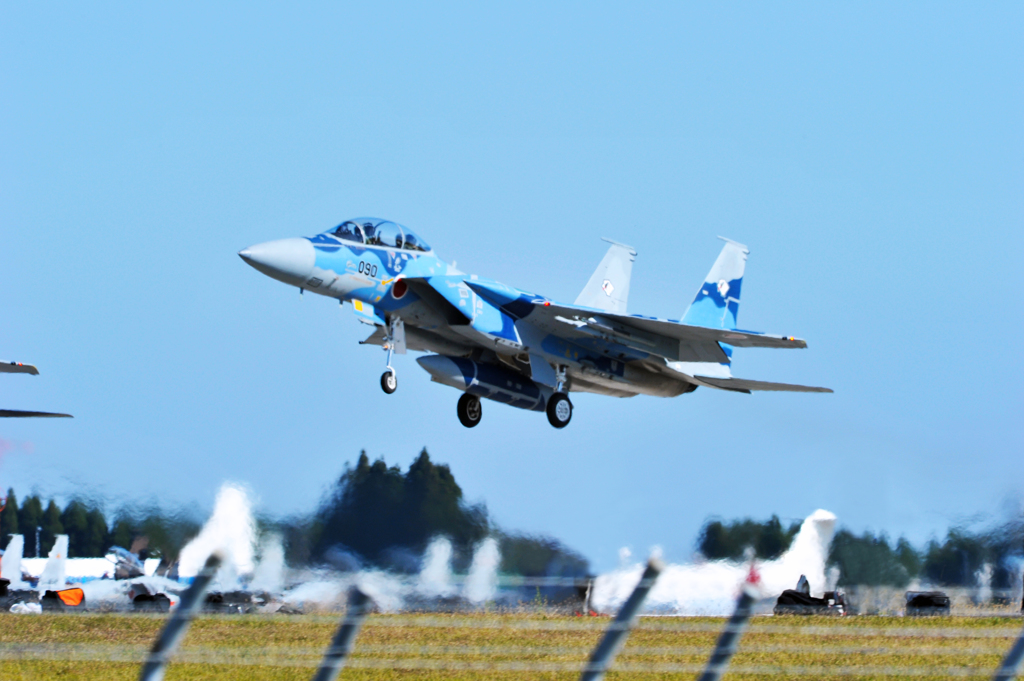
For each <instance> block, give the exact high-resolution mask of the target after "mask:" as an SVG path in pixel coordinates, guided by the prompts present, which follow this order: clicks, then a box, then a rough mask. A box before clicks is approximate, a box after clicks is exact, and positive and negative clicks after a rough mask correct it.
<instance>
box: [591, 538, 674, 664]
mask: <svg viewBox="0 0 1024 681" xmlns="http://www.w3.org/2000/svg"><path fill="white" fill-rule="evenodd" d="M664 569H665V564H664V563H663V562H661V559H660V558H657V557H653V556H652V557H651V559H650V560H648V561H647V569H646V570H644V574H643V576H642V577H641V578H640V583H639V584H637V585H636V588H635V589H633V593H632V594H630V596H629V598H628V599H626V602H625V603H623V604H622V608H620V609H619V614H617V615H616V616H615V620H614V621H612V623H611V624H610V625H608V630H607V631H605V633H604V638H602V639H601V642H600V643H598V644H597V647H596V648H594V652H593V653H591V654H590V660H589V661H588V662H587V666H586V667H585V668H584V669H583V673H582V674H580V681H600V680H601V679H603V678H604V675H605V672H607V671H608V667H610V666H611V665H612V662H613V661H614V660H615V656H616V655H617V654H618V652H619V649H620V648H622V645H623V644H624V643H625V642H626V637H628V636H629V632H630V630H631V629H632V628H633V624H634V620H635V619H636V615H637V613H638V612H639V611H640V606H642V605H643V603H644V599H645V598H647V594H648V593H650V591H651V589H652V588H654V583H655V582H656V581H658V575H660V574H661V571H662V570H664Z"/></svg>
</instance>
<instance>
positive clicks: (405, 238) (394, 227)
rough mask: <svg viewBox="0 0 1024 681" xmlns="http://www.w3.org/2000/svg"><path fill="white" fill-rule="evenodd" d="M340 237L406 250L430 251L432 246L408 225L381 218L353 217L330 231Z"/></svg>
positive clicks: (371, 244)
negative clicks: (404, 225)
mask: <svg viewBox="0 0 1024 681" xmlns="http://www.w3.org/2000/svg"><path fill="white" fill-rule="evenodd" d="M330 233H331V234H333V235H334V236H336V237H338V238H339V239H344V240H345V241H355V242H356V243H361V244H366V245H367V246H387V247H388V248H401V249H404V250H406V251H429V250H430V246H429V245H427V242H425V241H424V240H423V239H421V238H419V237H418V236H417V235H416V234H414V233H413V231H412V230H411V229H409V228H408V227H403V226H402V225H400V224H398V223H397V222H391V221H390V220H382V219H381V218H352V219H351V220H345V222H343V223H341V224H340V225H338V226H337V227H335V228H334V229H333V230H331V232H330Z"/></svg>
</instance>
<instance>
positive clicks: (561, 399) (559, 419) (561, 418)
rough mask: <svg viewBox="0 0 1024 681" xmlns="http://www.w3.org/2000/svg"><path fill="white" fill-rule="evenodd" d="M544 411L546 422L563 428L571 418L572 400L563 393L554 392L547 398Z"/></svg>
mask: <svg viewBox="0 0 1024 681" xmlns="http://www.w3.org/2000/svg"><path fill="white" fill-rule="evenodd" d="M544 411H546V412H547V414H548V423H550V424H551V425H553V426H554V427H555V428H565V427H566V426H567V425H569V421H571V420H572V402H570V401H569V396H568V395H566V394H565V393H555V394H554V395H552V396H551V397H550V398H548V404H547V407H546V408H545V409H544Z"/></svg>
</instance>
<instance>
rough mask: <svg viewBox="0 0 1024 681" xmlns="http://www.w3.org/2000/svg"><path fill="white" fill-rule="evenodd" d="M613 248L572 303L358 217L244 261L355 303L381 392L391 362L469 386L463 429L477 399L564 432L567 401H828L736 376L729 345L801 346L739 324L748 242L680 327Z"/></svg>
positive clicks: (727, 256) (248, 252) (712, 276)
mask: <svg viewBox="0 0 1024 681" xmlns="http://www.w3.org/2000/svg"><path fill="white" fill-rule="evenodd" d="M605 241H608V242H609V243H610V244H611V246H610V248H609V249H608V252H607V253H606V254H605V256H604V259H603V260H602V261H601V263H600V265H598V267H597V269H596V270H595V271H594V273H593V275H592V276H591V277H590V280H589V281H588V282H587V285H586V286H584V287H583V291H582V292H581V293H580V295H579V296H578V297H577V298H576V301H575V302H574V303H573V304H571V305H568V304H564V303H559V302H557V301H555V300H552V299H550V298H546V297H544V296H540V295H536V294H534V293H529V292H527V291H523V290H521V289H517V288H514V287H512V286H508V285H506V284H502V283H499V282H497V281H494V280H492V279H485V278H483V277H478V276H476V275H467V274H465V273H463V272H461V271H459V270H458V269H456V268H455V266H454V264H449V263H447V262H445V261H443V260H441V259H440V258H438V257H437V256H436V255H435V254H434V251H433V249H432V248H431V247H430V246H429V245H427V242H426V241H424V240H423V239H422V238H421V237H420V236H419V235H417V234H415V233H414V232H413V231H412V230H410V229H408V228H407V227H404V226H403V225H400V224H398V223H396V222H392V221H390V220H382V219H380V218H355V219H352V220H345V221H344V222H342V223H341V224H340V225H338V226H337V227H335V228H334V229H331V230H329V231H327V232H324V233H322V234H318V235H317V236H314V237H304V238H291V239H282V240H279V241H270V242H267V243H261V244H258V245H255V246H250V247H249V248H246V249H243V250H242V251H240V252H239V254H238V255H239V256H241V258H242V259H243V260H244V261H245V262H247V263H248V264H250V265H251V266H252V267H254V268H255V269H257V270H258V271H260V272H262V273H263V274H266V275H267V276H269V277H272V278H274V279H277V280H278V281H281V282H284V283H286V284H289V285H291V286H296V287H298V288H299V289H300V292H303V291H310V292H312V293H316V294H319V295H323V296H327V297H330V298H336V299H338V300H339V301H341V303H344V302H345V301H350V302H351V303H352V307H353V309H354V311H355V316H356V318H357V319H359V321H361V322H365V323H366V324H370V325H372V326H374V327H375V329H374V331H373V333H372V334H371V335H370V337H369V338H367V339H366V340H365V341H362V342H363V343H364V344H371V345H379V346H382V347H383V348H384V349H385V350H386V351H387V365H386V369H385V371H384V373H383V375H382V376H381V379H380V384H381V388H383V390H384V392H385V393H389V394H390V393H393V392H395V390H396V388H397V387H398V379H397V374H396V371H395V368H394V367H393V366H392V356H393V354H405V353H406V351H407V350H414V351H419V352H427V353H431V354H428V355H426V356H423V357H420V358H418V359H417V362H418V363H419V365H420V366H421V367H423V369H425V370H426V371H427V373H429V374H430V377H431V379H432V380H433V381H435V382H437V383H442V384H444V385H448V386H451V387H453V388H456V389H458V390H460V391H462V393H463V394H462V396H461V397H460V398H459V401H458V404H457V410H456V411H457V414H458V417H459V421H461V422H462V425H464V426H466V427H467V428H472V427H474V426H476V425H477V424H479V423H480V418H481V415H482V410H481V404H480V400H481V398H487V399H490V400H494V401H496V402H502V403H504V404H508V405H510V406H513V407H518V408H520V409H528V410H532V411H541V412H545V413H546V414H547V417H548V421H549V422H550V423H551V425H552V426H554V427H555V428H564V427H565V426H567V425H568V424H569V421H570V420H571V419H572V411H573V405H572V402H571V401H570V399H569V393H570V392H590V393H597V394H600V395H610V396H613V397H633V396H634V395H654V396H657V397H675V396H676V395H682V394H684V393H689V392H693V391H694V390H696V389H697V388H698V387H704V388H712V389H715V390H729V391H733V392H739V393H750V392H752V391H761V390H771V391H790V392H832V391H831V390H829V389H828V388H815V387H810V386H802V385H789V384H786V383H768V382H764V381H751V380H747V379H742V378H734V377H733V376H732V373H731V364H732V354H733V348H746V347H763V348H804V347H807V343H805V342H804V341H803V340H800V339H799V338H794V337H792V336H777V335H768V334H764V333H759V332H755V331H742V330H739V329H737V328H736V315H737V313H738V311H739V305H740V288H741V286H742V283H743V270H744V267H745V265H746V261H747V254H748V253H749V251H748V250H747V247H746V246H744V245H742V244H739V243H736V242H735V241H730V240H728V239H724V241H725V246H724V247H723V248H722V252H721V253H720V254H719V256H718V259H717V260H716V261H715V263H714V265H713V266H712V267H711V271H710V272H709V273H708V276H707V277H706V278H705V280H704V282H703V283H702V284H701V285H700V287H699V288H698V289H697V295H696V297H695V298H694V300H693V303H692V304H691V305H690V307H689V309H687V310H686V312H685V314H684V315H683V316H682V318H681V319H680V320H679V321H672V320H668V319H658V318H656V317H647V316H643V315H636V314H629V313H627V312H626V302H627V300H628V298H629V283H630V276H631V274H632V269H633V262H634V260H635V259H636V251H635V250H633V248H631V247H629V246H626V245H625V244H620V243H618V242H615V241H611V240H610V239H605Z"/></svg>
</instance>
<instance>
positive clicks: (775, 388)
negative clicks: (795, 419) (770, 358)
mask: <svg viewBox="0 0 1024 681" xmlns="http://www.w3.org/2000/svg"><path fill="white" fill-rule="evenodd" d="M694 380H695V381H699V382H700V384H701V385H704V386H707V387H708V388H718V389H719V390H735V391H737V392H754V391H756V392H760V391H768V392H787V393H830V392H832V389H831V388H815V387H813V386H809V385H793V384H791V383H770V382H768V381H751V380H748V379H746V378H706V377H704V376H695V377H694Z"/></svg>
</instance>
